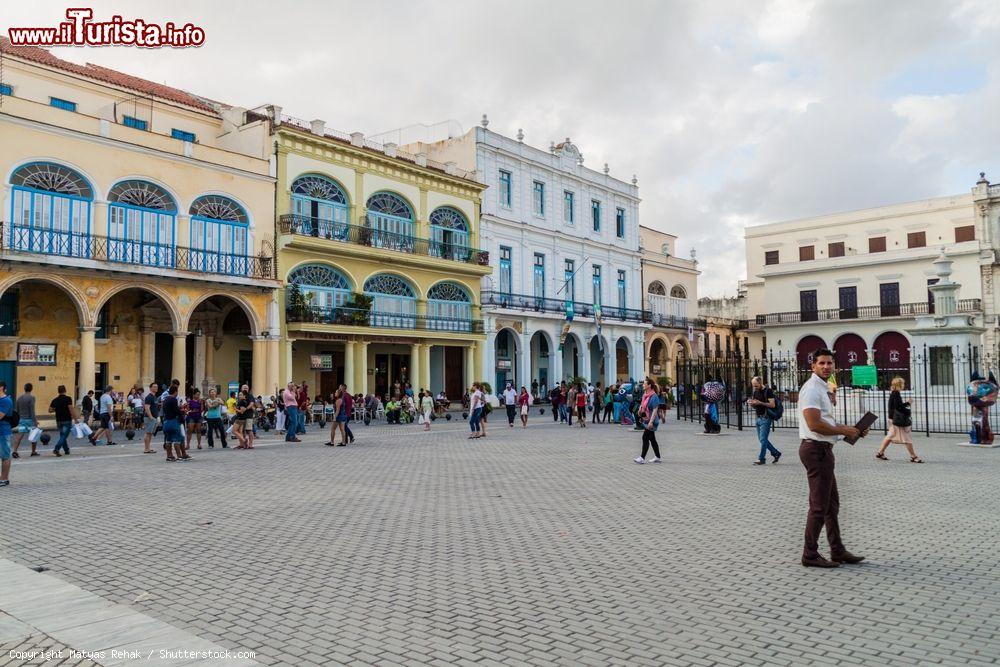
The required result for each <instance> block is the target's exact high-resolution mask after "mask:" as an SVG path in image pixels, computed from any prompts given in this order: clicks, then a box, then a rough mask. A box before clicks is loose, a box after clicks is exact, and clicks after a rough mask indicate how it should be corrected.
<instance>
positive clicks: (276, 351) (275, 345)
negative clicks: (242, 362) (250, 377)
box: [264, 335, 283, 395]
mask: <svg viewBox="0 0 1000 667" xmlns="http://www.w3.org/2000/svg"><path fill="white" fill-rule="evenodd" d="M264 346H265V347H266V348H267V374H266V376H265V384H266V385H267V393H268V395H270V394H271V393H272V392H275V395H278V394H280V393H281V391H280V390H281V389H282V388H283V387H280V386H279V384H280V382H281V380H280V377H281V375H280V372H279V370H278V368H279V366H280V362H281V339H280V338H279V337H278V336H273V335H272V336H270V337H268V338H267V340H266V342H265V343H264Z"/></svg>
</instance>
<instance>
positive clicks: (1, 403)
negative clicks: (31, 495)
mask: <svg viewBox="0 0 1000 667" xmlns="http://www.w3.org/2000/svg"><path fill="white" fill-rule="evenodd" d="M13 412H14V401H12V400H10V396H8V395H7V383H6V382H4V381H3V380H0V487H2V486H10V460H11V455H12V454H13V453H14V452H12V451H11V449H10V434H11V432H12V431H13V429H12V428H11V425H10V417H11V413H13Z"/></svg>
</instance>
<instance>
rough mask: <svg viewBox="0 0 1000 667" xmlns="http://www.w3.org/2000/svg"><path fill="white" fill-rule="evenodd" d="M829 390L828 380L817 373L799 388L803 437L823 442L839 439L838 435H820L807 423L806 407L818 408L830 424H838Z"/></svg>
mask: <svg viewBox="0 0 1000 667" xmlns="http://www.w3.org/2000/svg"><path fill="white" fill-rule="evenodd" d="M827 391H828V388H827V384H826V382H825V381H823V379H822V378H821V377H820V376H818V375H816V374H815V373H813V374H812V376H811V377H810V378H809V379H808V380H806V382H805V384H803V385H802V388H801V389H799V437H800V438H801V439H803V440H820V441H823V442H831V441H833V440H836V439H837V436H833V435H820V434H819V433H816V432H814V431H810V430H809V426H808V425H806V418H805V410H806V408H816V409H818V410H819V415H820V419H822V420H823V421H825V422H826V423H827V424H829V425H830V426H836V425H837V420H836V419H834V418H833V402H832V401H831V400H830V394H828V393H827Z"/></svg>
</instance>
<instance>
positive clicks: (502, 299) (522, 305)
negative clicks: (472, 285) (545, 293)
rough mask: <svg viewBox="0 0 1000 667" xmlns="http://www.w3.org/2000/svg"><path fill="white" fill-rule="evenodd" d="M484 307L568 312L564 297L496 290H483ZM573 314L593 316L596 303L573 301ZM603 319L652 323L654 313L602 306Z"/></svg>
mask: <svg viewBox="0 0 1000 667" xmlns="http://www.w3.org/2000/svg"><path fill="white" fill-rule="evenodd" d="M480 296H481V298H482V304H483V307H484V308H490V307H493V308H509V309H511V310H524V311H530V310H533V311H535V312H537V313H560V314H563V315H565V313H566V301H565V300H564V299H546V298H544V297H537V296H529V295H527V294H508V293H506V292H497V291H495V290H483V292H482V294H481V295H480ZM573 315H574V316H576V317H593V316H594V305H593V304H590V303H581V302H580V301H574V302H573ZM601 319H602V320H603V321H605V322H607V321H608V320H617V321H620V322H642V323H647V324H648V323H650V322H651V321H652V313H650V312H649V311H648V310H636V309H634V308H618V307H615V306H602V307H601Z"/></svg>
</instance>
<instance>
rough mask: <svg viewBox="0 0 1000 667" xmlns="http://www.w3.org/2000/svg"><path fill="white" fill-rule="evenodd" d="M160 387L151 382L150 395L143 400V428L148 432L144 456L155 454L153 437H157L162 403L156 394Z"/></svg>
mask: <svg viewBox="0 0 1000 667" xmlns="http://www.w3.org/2000/svg"><path fill="white" fill-rule="evenodd" d="M159 388H160V387H159V385H157V384H156V383H155V382H151V383H150V385H149V393H148V394H146V398H144V399H142V413H143V420H142V427H143V430H145V431H146V435H144V436H143V440H142V445H143V450H142V453H143V454H153V453H155V452H154V451H153V436H154V435H156V427H157V426H158V425H159V423H160V403H159V400H158V399H157V397H156V392H157V390H158V389H159Z"/></svg>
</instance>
